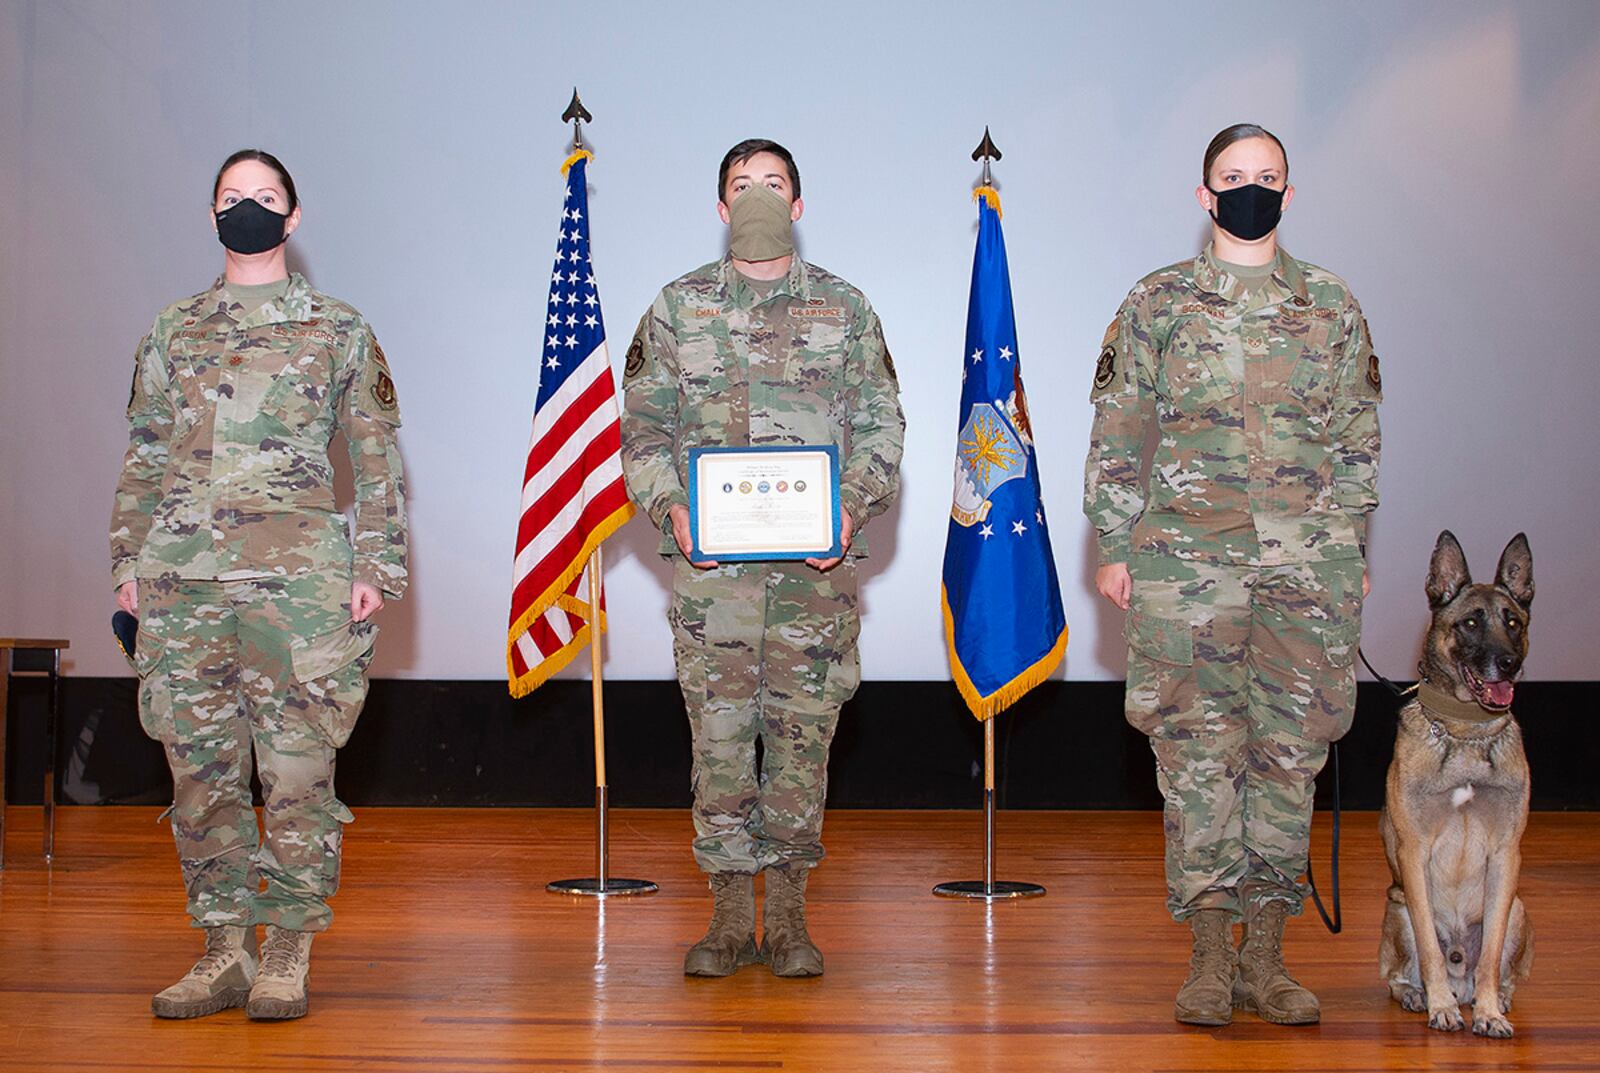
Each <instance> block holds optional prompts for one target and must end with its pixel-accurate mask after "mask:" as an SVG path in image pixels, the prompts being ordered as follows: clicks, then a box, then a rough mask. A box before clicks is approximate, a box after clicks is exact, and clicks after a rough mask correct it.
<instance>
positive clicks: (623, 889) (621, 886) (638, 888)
mask: <svg viewBox="0 0 1600 1073" xmlns="http://www.w3.org/2000/svg"><path fill="white" fill-rule="evenodd" d="M544 889H545V890H547V891H549V892H550V893H551V894H584V895H588V896H589V897H592V898H610V897H613V896H616V897H621V896H623V895H626V894H654V893H655V892H656V891H657V890H659V889H660V888H659V887H657V886H656V885H655V884H654V883H652V882H650V881H649V880H648V879H603V880H602V879H558V880H556V881H555V882H554V883H550V884H547V885H546V886H545V888H544Z"/></svg>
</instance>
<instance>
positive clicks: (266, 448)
mask: <svg viewBox="0 0 1600 1073" xmlns="http://www.w3.org/2000/svg"><path fill="white" fill-rule="evenodd" d="M212 214H213V220H214V222H215V225H216V227H217V232H218V237H219V239H221V241H222V243H223V245H224V246H226V247H227V254H226V261H225V268H224V272H223V275H222V277H221V278H219V279H218V280H217V281H216V283H215V284H213V285H212V286H211V287H210V288H209V289H207V290H206V291H203V292H202V293H200V294H197V295H195V296H194V297H192V298H186V299H184V300H182V301H180V302H176V303H174V304H173V305H171V306H169V307H167V309H166V310H164V311H163V312H162V313H161V315H160V316H159V317H157V318H156V322H155V326H154V327H153V328H152V329H151V331H150V334H149V335H147V336H145V337H144V339H143V341H142V342H141V343H140V344H139V349H138V353H137V355H136V359H135V367H134V374H133V389H132V392H131V395H130V398H129V400H128V422H129V427H130V435H129V445H128V453H127V457H126V459H125V460H124V462H123V467H122V477H121V480H120V481H119V482H118V485H117V495H116V508H115V511H114V513H113V516H112V522H111V561H112V576H113V579H114V581H115V583H116V585H117V600H118V603H119V604H121V606H122V607H123V608H124V609H125V610H127V611H129V612H132V613H137V614H140V615H141V616H142V617H141V620H140V625H139V633H138V641H137V646H136V649H135V653H134V661H135V664H136V666H137V669H138V671H139V679H140V686H139V714H140V720H141V722H142V723H143V725H144V728H145V730H146V732H147V733H149V734H150V736H151V737H153V738H155V739H156V740H157V741H159V742H161V744H162V745H163V746H164V747H165V749H166V753H167V760H168V762H169V764H170V765H171V768H172V781H173V791H174V792H173V807H172V810H171V811H172V830H173V835H174V837H175V839H176V841H177V844H178V856H179V859H180V862H181V864H182V868H183V876H184V882H185V885H186V886H187V888H188V900H189V913H190V915H191V916H192V917H193V918H194V923H195V926H197V927H200V928H204V929H205V932H206V954H205V956H204V957H203V958H201V960H200V961H199V962H198V963H197V964H196V965H195V966H194V968H193V969H192V970H190V972H189V973H188V975H186V976H185V977H184V978H183V979H182V980H180V981H179V982H178V983H176V984H174V985H173V986H172V987H169V988H167V989H166V990H165V991H162V992H161V993H160V994H158V995H157V996H156V997H155V998H154V999H153V1000H152V1008H153V1010H154V1012H155V1013H156V1015H157V1016H161V1017H197V1016H201V1015H203V1014H208V1013H214V1012H216V1011H217V1010H221V1009H226V1008H229V1007H233V1006H241V1005H246V1006H247V1012H248V1013H249V1015H250V1016H251V1017H257V1018H284V1017H298V1016H301V1015H302V1014H304V1013H305V1010H306V1004H307V987H306V984H307V977H308V971H309V958H310V951H311V938H312V935H313V934H314V933H315V932H317V931H320V930H322V929H323V928H326V927H327V926H328V921H329V920H330V919H331V916H332V914H331V913H330V912H329V910H328V904H327V899H328V898H329V897H330V896H332V894H333V893H334V890H335V889H336V888H337V887H338V882H339V850H340V840H341V829H342V827H343V825H344V824H345V823H348V822H349V821H350V819H351V815H350V811H349V810H348V809H347V808H346V807H345V806H344V805H343V804H342V803H341V802H340V801H339V800H338V798H337V797H335V796H334V789H333V770H334V752H335V750H336V749H337V748H338V747H339V746H341V745H343V744H344V742H345V740H346V739H347V738H348V737H349V736H350V732H351V730H352V728H353V727H354V725H355V721H356V716H357V715H358V714H359V713H360V711H361V705H362V702H363V701H364V700H365V698H366V693H367V681H366V673H367V665H368V663H369V662H370V660H371V658H372V645H373V640H374V637H375V636H376V633H377V628H376V626H375V625H374V624H373V623H372V621H371V616H372V614H373V612H375V611H377V610H378V609H379V608H381V607H382V606H383V601H384V597H385V596H389V597H397V596H399V595H400V593H401V592H402V591H403V590H404V588H405V584H406V524H405V508H404V491H403V478H402V472H401V463H400V454H399V450H398V447H397V445H396V441H395V430H396V429H397V428H398V427H399V425H400V412H399V408H398V406H397V404H396V401H395V391H394V383H393V381H392V380H390V378H389V370H388V365H387V363H386V362H385V360H384V356H383V351H382V350H381V349H380V348H379V347H378V344H377V341H376V339H374V337H373V334H372V329H371V328H370V327H369V326H368V325H367V322H366V321H365V320H363V319H362V317H361V314H359V313H357V312H356V311H355V310H354V309H352V308H351V307H350V306H348V305H346V304H345V303H343V302H340V301H338V300H337V299H334V298H330V297H328V296H327V295H324V294H320V293H318V292H316V291H314V290H312V289H311V286H310V285H309V284H308V283H307V282H306V281H305V279H304V278H303V277H301V276H300V275H298V274H293V275H291V274H290V273H289V271H288V269H287V266H286V263H285V258H284V245H283V244H284V241H285V240H286V239H287V238H288V236H289V235H290V234H291V233H292V232H293V231H294V230H295V228H296V227H298V226H299V223H300V206H299V203H298V198H297V196H296V193H295V189H294V182H293V180H292V179H291V178H290V177H289V174H288V172H287V171H285V170H284V168H283V166H282V165H281V164H280V163H279V162H278V161H277V160H276V159H275V158H274V157H272V156H271V155H269V154H267V153H263V152H260V151H259V150H244V151H241V152H239V153H235V154H234V155H233V156H231V157H229V158H228V160H227V161H226V162H225V163H224V165H223V167H222V169H221V171H219V172H218V174H217V180H216V183H215V186H214V189H213V205H212ZM336 432H342V433H343V434H344V437H345V440H346V442H347V444H348V447H349V452H350V462H351V467H352V469H353V471H354V474H355V500H356V503H355V522H354V527H353V530H352V528H351V527H350V525H349V523H348V522H347V519H346V516H345V514H344V512H342V511H341V510H339V509H338V508H337V506H336V504H335V502H334V490H333V466H332V463H331V462H330V460H329V457H328V447H329V442H330V441H331V440H332V438H333V436H334V434H335V433H336ZM252 766H253V767H254V770H255V771H257V772H258V773H259V774H260V776H261V788H262V794H263V797H264V799H265V805H266V808H265V826H266V831H265V837H264V838H263V837H262V836H261V835H260V834H259V833H258V830H257V826H256V816H255V811H254V809H253V808H252V807H251V798H250V775H251V771H252ZM263 884H264V888H263ZM257 924H263V925H265V926H266V935H265V942H264V943H263V944H262V946H261V947H260V948H259V954H260V964H259V971H258V965H257V953H258V947H257V943H256V935H255V926H256V925H257Z"/></svg>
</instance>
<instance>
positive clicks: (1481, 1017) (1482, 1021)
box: [1472, 1011, 1512, 1039]
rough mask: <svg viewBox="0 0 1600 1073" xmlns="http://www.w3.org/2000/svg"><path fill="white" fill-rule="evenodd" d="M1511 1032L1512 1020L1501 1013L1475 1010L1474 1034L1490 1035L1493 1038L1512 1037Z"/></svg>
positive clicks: (1473, 1020) (1473, 1017)
mask: <svg viewBox="0 0 1600 1073" xmlns="http://www.w3.org/2000/svg"><path fill="white" fill-rule="evenodd" d="M1511 1033H1512V1028H1511V1022H1510V1021H1507V1020H1506V1019H1505V1018H1504V1017H1502V1016H1500V1015H1499V1014H1497V1013H1486V1012H1479V1011H1474V1012H1473V1015H1472V1034H1473V1035H1474V1036H1488V1037H1489V1038H1491V1039H1510V1038H1511Z"/></svg>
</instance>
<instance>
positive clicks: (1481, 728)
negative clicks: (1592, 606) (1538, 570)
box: [1378, 531, 1533, 1038]
mask: <svg viewBox="0 0 1600 1073" xmlns="http://www.w3.org/2000/svg"><path fill="white" fill-rule="evenodd" d="M1427 592H1428V603H1429V606H1430V607H1431V608H1432V610H1433V620H1432V622H1431V623H1430V625H1429V627H1428V634H1427V638H1426V641H1425V642H1424V646H1423V658H1422V665H1421V671H1422V676H1423V679H1424V681H1426V682H1429V683H1431V685H1432V686H1433V687H1435V688H1438V689H1440V690H1442V691H1443V692H1444V693H1446V694H1450V695H1452V696H1453V697H1454V698H1455V700H1456V701H1457V702H1461V703H1465V704H1468V705H1475V706H1476V708H1477V709H1481V711H1474V712H1473V713H1471V715H1472V716H1474V717H1473V718H1467V717H1465V716H1466V715H1467V714H1468V713H1461V712H1458V713H1456V714H1455V715H1449V714H1444V713H1441V712H1440V711H1437V710H1433V709H1430V708H1429V707H1428V706H1427V705H1426V704H1425V703H1424V700H1423V699H1421V698H1419V699H1418V700H1416V701H1413V702H1412V703H1411V704H1409V705H1407V706H1406V708H1405V709H1404V710H1403V711H1402V712H1401V713H1400V729H1399V733H1398V735H1397V736H1396V739H1395V747H1394V760H1393V762H1391V763H1390V765H1389V779H1388V794H1387V798H1386V800H1385V803H1384V807H1383V814H1382V816H1381V817H1380V819H1379V827H1380V830H1381V831H1382V834H1383V849H1384V853H1385V854H1386V855H1387V856H1388V858H1389V870H1390V871H1391V872H1392V873H1393V875H1394V883H1393V884H1392V885H1391V886H1390V887H1389V904H1388V909H1387V911H1386V912H1385V914H1384V918H1383V941H1382V945H1381V946H1380V948H1379V956H1378V961H1379V968H1380V970H1381V971H1382V973H1383V978H1384V980H1385V982H1387V983H1388V985H1389V994H1390V995H1391V996H1393V998H1394V1000H1395V1001H1396V1002H1398V1003H1399V1004H1400V1005H1401V1006H1403V1007H1404V1008H1406V1009H1408V1010H1412V1011H1416V1012H1421V1011H1423V1010H1426V1011H1427V1014H1428V1024H1429V1026H1430V1027H1432V1028H1437V1029H1441V1030H1444V1031H1456V1030H1459V1029H1460V1028H1462V1027H1463V1022H1462V1017H1461V1010H1460V1008H1459V1007H1460V1006H1462V1005H1464V1004H1467V1003H1470V1004H1471V1005H1472V1031H1473V1032H1475V1033H1477V1034H1478V1035H1480V1036H1497V1037H1502V1038H1503V1037H1507V1036H1510V1035H1511V1033H1512V1027H1511V1022H1510V1021H1509V1020H1507V1019H1506V1016H1505V1015H1506V1014H1507V1013H1509V1012H1510V1011H1511V995H1512V992H1513V991H1514V990H1515V988H1516V986H1517V984H1519V983H1521V982H1522V981H1523V980H1525V979H1526V978H1527V976H1528V970H1529V969H1530V968H1531V967H1532V964H1533V927H1532V925H1531V924H1529V923H1528V914H1527V912H1526V911H1525V910H1524V909H1523V906H1522V900H1521V899H1520V898H1518V897H1517V872H1518V869H1519V868H1520V867H1521V863H1522V851H1521V843H1522V832H1523V829H1524V828H1525V827H1526V826H1527V823H1528V758H1527V756H1526V755H1525V754H1524V753H1523V750H1522V732H1521V730H1520V728H1519V727H1518V726H1517V721H1516V718H1515V717H1514V716H1513V715H1512V714H1511V710H1510V702H1511V695H1512V686H1511V681H1512V680H1513V679H1514V678H1515V677H1516V676H1517V674H1518V673H1519V672H1520V671H1521V669H1522V662H1523V659H1524V658H1525V657H1526V655H1527V652H1528V611H1529V608H1530V606H1531V605H1532V603H1533V556H1532V553H1531V552H1530V551H1529V549H1528V539H1527V537H1525V536H1523V535H1522V534H1520V533H1519V534H1517V536H1515V537H1514V538H1512V540H1511V543H1510V544H1508V545H1506V549H1505V551H1504V552H1503V553H1502V554H1501V556H1500V565H1499V568H1498V570H1497V571H1496V576H1495V580H1494V583H1493V584H1488V585H1474V584H1472V577H1471V575H1470V574H1469V573H1468V572H1467V560H1466V556H1465V555H1464V554H1463V553H1462V551H1461V545H1460V544H1459V543H1457V541H1456V538H1455V537H1454V536H1453V535H1451V533H1450V532H1449V531H1445V532H1443V533H1441V534H1439V541H1438V544H1437V545H1436V546H1435V547H1434V551H1433V560H1432V562H1431V563H1430V565H1429V569H1428V584H1427ZM1436 703H1438V702H1436Z"/></svg>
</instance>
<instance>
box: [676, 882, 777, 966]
mask: <svg viewBox="0 0 1600 1073" xmlns="http://www.w3.org/2000/svg"><path fill="white" fill-rule="evenodd" d="M710 885H711V895H712V898H713V900H714V901H713V908H712V911H711V927H710V928H709V929H707V931H706V936H705V938H704V939H701V940H700V941H699V942H698V943H695V944H694V945H693V946H691V947H690V948H689V953H688V954H686V955H685V956H684V959H683V974H684V975H685V976H732V975H733V974H734V973H736V972H738V971H739V968H740V967H741V966H743V965H754V964H755V963H756V962H757V961H760V960H761V955H760V954H759V953H758V952H757V951H756V877H755V876H752V875H746V874H744V873H742V872H713V873H712V874H711V877H710Z"/></svg>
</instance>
